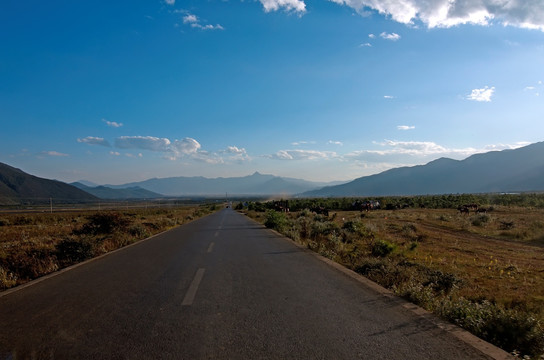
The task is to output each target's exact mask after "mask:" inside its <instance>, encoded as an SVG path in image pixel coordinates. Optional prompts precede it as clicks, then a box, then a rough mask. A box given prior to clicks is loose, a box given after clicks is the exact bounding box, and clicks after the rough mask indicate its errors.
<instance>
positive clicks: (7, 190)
mask: <svg viewBox="0 0 544 360" xmlns="http://www.w3.org/2000/svg"><path fill="white" fill-rule="evenodd" d="M52 198H53V199H55V201H57V202H63V203H82V202H91V201H97V200H98V198H97V197H96V196H94V195H91V194H89V193H87V192H85V191H83V190H81V189H78V188H76V187H75V186H71V185H68V184H66V183H63V182H61V181H57V180H48V179H43V178H39V177H37V176H33V175H29V174H27V173H25V172H24V171H22V170H20V169H16V168H14V167H11V166H9V165H6V164H3V163H0V204H3V205H16V204H36V203H44V204H45V203H49V202H50V201H51V199H52Z"/></svg>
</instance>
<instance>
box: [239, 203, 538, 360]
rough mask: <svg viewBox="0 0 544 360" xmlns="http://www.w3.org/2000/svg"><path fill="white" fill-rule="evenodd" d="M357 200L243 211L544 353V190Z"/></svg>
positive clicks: (475, 327) (510, 342) (450, 313)
mask: <svg viewBox="0 0 544 360" xmlns="http://www.w3.org/2000/svg"><path fill="white" fill-rule="evenodd" d="M355 200H356V199H348V198H345V199H300V200H289V201H288V202H286V201H276V202H273V201H270V202H250V203H245V204H242V203H241V204H238V206H237V209H238V210H240V211H242V212H244V213H246V214H247V215H249V216H250V217H252V218H254V219H256V220H258V221H260V222H262V223H263V224H265V225H266V226H267V227H269V228H272V229H275V230H276V231H278V232H280V233H282V234H284V235H286V236H288V237H290V238H291V239H293V240H294V241H296V242H298V243H300V244H302V245H304V246H306V247H308V248H309V249H312V250H314V251H316V252H318V253H319V254H321V255H323V256H325V257H327V258H330V259H332V260H334V261H336V262H338V263H340V264H343V265H344V266H346V267H348V268H350V269H352V270H354V271H356V272H358V273H360V274H362V275H364V276H366V277H368V278H369V279H371V280H373V281H375V282H377V283H379V284H381V285H382V286H384V287H386V288H389V289H391V290H393V291H394V292H395V293H396V294H397V295H399V296H402V297H404V298H405V299H408V300H409V301H412V302H414V303H415V304H417V305H419V306H422V307H423V308H425V309H427V310H430V311H432V312H434V313H435V314H437V315H438V316H440V317H441V318H443V319H446V320H448V321H450V322H452V323H454V324H457V325H459V326H461V327H463V328H465V329H467V330H468V331H470V332H472V333H473V334H475V335H477V336H479V337H481V338H482V339H484V340H486V341H489V342H491V343H493V344H495V345H497V346H499V347H501V348H503V349H504V350H506V351H508V352H510V353H512V354H514V355H515V356H517V357H520V358H523V357H525V358H533V359H534V358H544V357H543V354H544V195H538V194H519V195H447V196H421V197H405V198H401V197H395V198H372V199H362V200H371V201H379V203H380V209H376V210H370V211H366V210H363V211H354V210H353V205H354V203H355ZM463 204H471V205H474V204H476V205H477V208H478V209H479V211H477V209H476V208H474V207H473V208H471V209H470V211H469V212H468V213H466V212H464V211H460V210H458V209H459V208H461V209H462V208H463ZM286 208H289V212H286ZM323 209H326V211H323ZM386 209H388V210H386ZM312 210H313V211H312ZM320 212H321V214H320ZM323 212H325V213H328V216H327V215H324V214H323Z"/></svg>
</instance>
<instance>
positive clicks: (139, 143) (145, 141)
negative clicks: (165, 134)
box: [115, 136, 171, 152]
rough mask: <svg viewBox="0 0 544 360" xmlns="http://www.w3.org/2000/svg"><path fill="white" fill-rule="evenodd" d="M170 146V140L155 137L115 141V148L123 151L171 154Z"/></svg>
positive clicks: (128, 138) (130, 137) (122, 137)
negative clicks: (134, 150) (136, 150)
mask: <svg viewBox="0 0 544 360" xmlns="http://www.w3.org/2000/svg"><path fill="white" fill-rule="evenodd" d="M170 145H171V143H170V140H168V139H166V138H157V137H153V136H121V137H118V138H117V139H115V146H116V147H118V148H121V149H142V150H150V151H159V152H169V151H170Z"/></svg>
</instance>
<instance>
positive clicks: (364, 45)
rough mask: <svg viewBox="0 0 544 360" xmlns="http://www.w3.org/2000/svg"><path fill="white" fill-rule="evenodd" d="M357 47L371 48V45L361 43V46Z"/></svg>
mask: <svg viewBox="0 0 544 360" xmlns="http://www.w3.org/2000/svg"><path fill="white" fill-rule="evenodd" d="M359 47H372V44H371V43H363V44H360V45H359Z"/></svg>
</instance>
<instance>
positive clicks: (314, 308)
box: [0, 209, 487, 360]
mask: <svg viewBox="0 0 544 360" xmlns="http://www.w3.org/2000/svg"><path fill="white" fill-rule="evenodd" d="M25 358H34V359H380V360H383V359H487V357H486V356H484V355H483V354H482V353H480V352H478V351H477V350H476V349H474V348H473V347H471V346H469V345H467V344H465V343H464V342H462V341H460V340H458V339H457V338H455V337H453V336H452V335H451V334H450V333H448V332H446V331H444V330H441V329H440V328H438V327H437V326H435V325H434V324H433V323H431V322H430V321H428V320H425V319H424V318H422V317H420V316H417V315H415V314H414V313H413V312H411V311H408V310H406V309H405V308H404V307H402V306H401V305H399V302H398V301H395V300H394V299H391V298H387V297H385V296H383V295H381V294H380V293H378V292H376V291H375V290H372V289H371V288H370V287H368V286H365V285H364V284H361V283H360V282H357V281H355V280H354V279H353V278H351V277H349V276H346V275H345V274H344V273H342V272H340V271H338V270H337V269H335V268H333V267H331V266H329V265H327V264H325V263H324V262H322V261H320V260H319V259H317V258H316V256H314V255H312V254H310V253H309V252H308V251H305V250H304V249H301V248H299V247H297V246H295V245H294V244H293V243H292V242H291V241H289V240H287V239H284V238H282V237H279V236H278V235H276V234H275V233H274V232H272V231H270V230H266V229H264V228H263V227H262V226H260V225H258V224H256V223H255V222H253V221H251V220H249V219H247V218H246V217H244V216H243V215H240V214H238V213H236V212H235V211H233V210H231V209H224V210H222V211H219V212H217V213H214V214H212V215H210V216H207V217H204V218H202V219H199V220H197V221H194V222H191V223H189V224H186V225H184V226H181V227H179V228H176V229H174V230H171V231H169V232H166V233H163V234H161V235H159V236H156V237H153V238H151V239H149V240H146V241H142V242H140V243H137V244H136V245H133V246H131V247H128V248H125V249H122V250H120V251H118V252H115V253H113V254H110V255H107V256H104V257H101V258H99V259H96V260H93V261H91V262H88V263H86V264H83V265H81V266H78V267H76V268H74V269H71V270H69V271H66V272H63V273H61V274H59V275H56V276H53V277H50V278H47V279H45V280H43V281H40V282H38V283H34V284H32V285H31V286H28V287H26V288H23V289H20V290H17V291H14V292H9V293H5V294H3V295H0V359H25Z"/></svg>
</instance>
